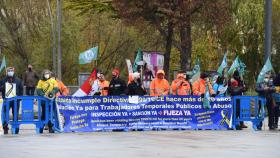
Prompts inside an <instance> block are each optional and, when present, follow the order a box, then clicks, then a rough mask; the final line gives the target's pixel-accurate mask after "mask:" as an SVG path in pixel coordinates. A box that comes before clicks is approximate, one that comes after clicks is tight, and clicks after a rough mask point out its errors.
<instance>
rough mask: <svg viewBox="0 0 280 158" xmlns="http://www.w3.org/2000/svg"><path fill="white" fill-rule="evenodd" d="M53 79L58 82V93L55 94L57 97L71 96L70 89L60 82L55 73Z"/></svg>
mask: <svg viewBox="0 0 280 158" xmlns="http://www.w3.org/2000/svg"><path fill="white" fill-rule="evenodd" d="M52 77H53V78H54V79H55V80H56V82H57V87H58V92H57V93H56V94H55V96H57V97H58V96H67V95H69V89H68V88H67V87H66V86H65V84H64V83H63V82H62V81H61V80H59V79H58V78H57V76H56V74H55V73H54V72H52Z"/></svg>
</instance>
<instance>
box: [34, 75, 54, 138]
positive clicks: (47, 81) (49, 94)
mask: <svg viewBox="0 0 280 158" xmlns="http://www.w3.org/2000/svg"><path fill="white" fill-rule="evenodd" d="M51 75H52V72H51V71H50V70H44V71H43V73H42V79H41V80H39V82H38V84H37V87H36V92H37V94H38V95H39V96H43V97H46V98H48V99H54V97H55V95H56V93H57V92H58V91H59V89H58V83H57V81H56V80H55V79H54V78H53V77H52V76H51ZM45 106H46V105H45V104H42V116H41V119H42V120H45V118H46V117H45V115H46V111H45ZM52 126H53V124H51V122H49V123H48V129H49V132H50V133H54V131H53V129H52Z"/></svg>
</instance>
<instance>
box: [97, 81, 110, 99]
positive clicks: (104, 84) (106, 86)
mask: <svg viewBox="0 0 280 158" xmlns="http://www.w3.org/2000/svg"><path fill="white" fill-rule="evenodd" d="M98 83H99V87H100V92H101V95H102V96H107V95H108V89H109V84H110V83H109V81H106V80H104V81H100V80H99V82H98Z"/></svg>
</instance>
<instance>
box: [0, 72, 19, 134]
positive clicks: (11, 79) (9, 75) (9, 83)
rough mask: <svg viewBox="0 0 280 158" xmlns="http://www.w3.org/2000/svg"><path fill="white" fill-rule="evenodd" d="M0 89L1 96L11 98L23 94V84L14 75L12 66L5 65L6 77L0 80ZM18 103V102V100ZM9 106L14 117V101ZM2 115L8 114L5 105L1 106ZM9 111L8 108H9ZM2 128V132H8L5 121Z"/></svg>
mask: <svg viewBox="0 0 280 158" xmlns="http://www.w3.org/2000/svg"><path fill="white" fill-rule="evenodd" d="M0 89H1V93H2V98H3V99H6V98H12V97H15V96H22V95H23V85H22V81H21V79H19V78H18V77H16V76H15V68H14V67H7V68H6V77H4V78H3V79H2V80H1V81H0ZM18 103H19V102H18ZM19 106H20V105H19V104H18V105H17V110H19ZM9 107H11V108H12V113H13V118H14V117H15V115H14V114H15V111H14V102H10V105H9ZM3 111H4V116H5V115H9V114H6V107H5V106H3ZM9 111H10V110H9ZM2 125H3V129H4V134H8V131H9V127H8V123H7V122H3V124H2Z"/></svg>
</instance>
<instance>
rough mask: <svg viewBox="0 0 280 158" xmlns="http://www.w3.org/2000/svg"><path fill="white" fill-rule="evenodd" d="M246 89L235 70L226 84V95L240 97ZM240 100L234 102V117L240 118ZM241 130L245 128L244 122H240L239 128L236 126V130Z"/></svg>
mask: <svg viewBox="0 0 280 158" xmlns="http://www.w3.org/2000/svg"><path fill="white" fill-rule="evenodd" d="M246 90H247V88H246V86H245V84H244V81H243V80H242V79H241V77H240V75H239V72H238V71H237V70H236V71H234V73H233V77H232V78H231V79H230V80H229V82H228V93H229V94H230V96H241V95H243V93H244V92H246ZM239 115H240V100H237V101H236V117H240V116H239ZM242 128H247V126H246V125H245V124H244V122H243V121H242V122H240V126H237V129H238V130H241V129H242Z"/></svg>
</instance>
